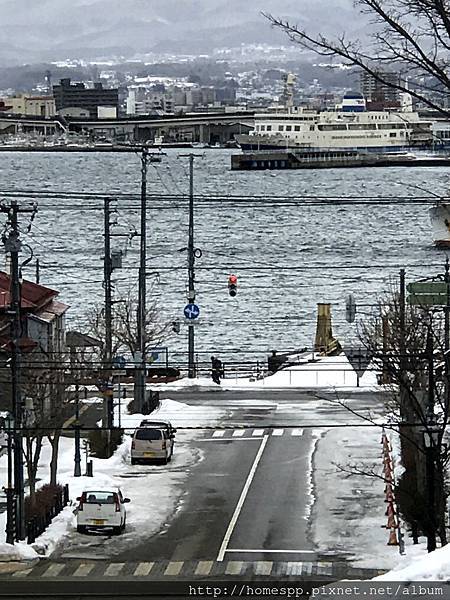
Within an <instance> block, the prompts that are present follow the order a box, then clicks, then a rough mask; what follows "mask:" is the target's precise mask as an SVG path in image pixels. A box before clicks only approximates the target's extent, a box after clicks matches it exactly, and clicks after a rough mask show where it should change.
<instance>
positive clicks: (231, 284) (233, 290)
mask: <svg viewBox="0 0 450 600" xmlns="http://www.w3.org/2000/svg"><path fill="white" fill-rule="evenodd" d="M228 293H229V294H230V296H232V297H233V298H234V296H236V294H237V277H236V275H230V276H229V277H228Z"/></svg>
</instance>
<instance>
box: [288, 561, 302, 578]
mask: <svg viewBox="0 0 450 600" xmlns="http://www.w3.org/2000/svg"><path fill="white" fill-rule="evenodd" d="M302 566H303V563H301V562H288V563H287V567H286V575H301V574H302Z"/></svg>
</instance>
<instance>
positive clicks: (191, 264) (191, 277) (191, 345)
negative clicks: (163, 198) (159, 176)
mask: <svg viewBox="0 0 450 600" xmlns="http://www.w3.org/2000/svg"><path fill="white" fill-rule="evenodd" d="M180 156H181V157H187V158H189V227H188V247H187V251H188V302H189V304H193V303H194V302H195V248H194V160H195V158H197V157H201V156H202V154H193V153H190V154H180ZM194 332H195V326H194V324H189V325H188V377H189V378H190V379H193V378H194V377H195V335H194Z"/></svg>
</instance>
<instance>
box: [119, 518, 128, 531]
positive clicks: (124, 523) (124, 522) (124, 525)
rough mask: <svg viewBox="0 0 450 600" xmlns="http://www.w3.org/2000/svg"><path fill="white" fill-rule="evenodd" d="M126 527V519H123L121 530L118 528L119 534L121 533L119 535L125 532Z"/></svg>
mask: <svg viewBox="0 0 450 600" xmlns="http://www.w3.org/2000/svg"><path fill="white" fill-rule="evenodd" d="M126 526H127V520H126V519H124V521H123V525H122V526H121V528H120V532H121V533H123V532H124V531H125V527H126Z"/></svg>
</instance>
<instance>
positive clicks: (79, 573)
mask: <svg viewBox="0 0 450 600" xmlns="http://www.w3.org/2000/svg"><path fill="white" fill-rule="evenodd" d="M93 568H94V565H88V564H86V563H82V564H81V565H80V566H79V567H78V569H77V570H76V571H75V573H74V574H73V576H74V577H87V575H89V573H90V572H91V571H92V569H93Z"/></svg>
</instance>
